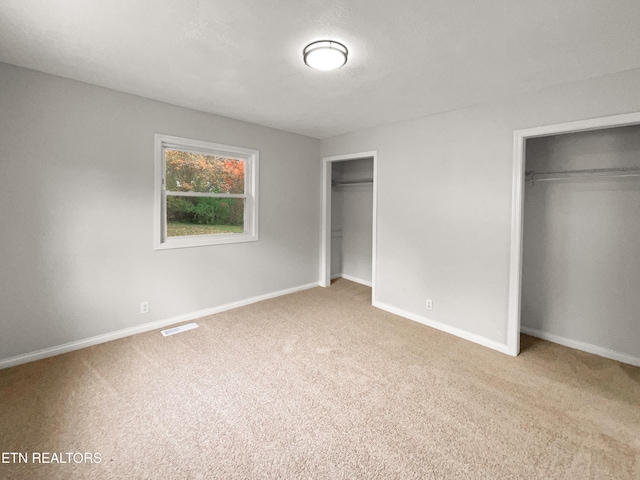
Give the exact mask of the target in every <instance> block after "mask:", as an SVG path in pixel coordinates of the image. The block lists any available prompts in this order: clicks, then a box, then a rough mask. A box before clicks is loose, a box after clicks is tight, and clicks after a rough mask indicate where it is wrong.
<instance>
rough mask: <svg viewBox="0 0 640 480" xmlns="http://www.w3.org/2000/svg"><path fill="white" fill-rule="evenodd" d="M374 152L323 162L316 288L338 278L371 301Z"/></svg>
mask: <svg viewBox="0 0 640 480" xmlns="http://www.w3.org/2000/svg"><path fill="white" fill-rule="evenodd" d="M376 158H377V153H376V152H361V153H355V154H349V155H340V156H334V157H326V158H324V159H323V163H324V165H323V205H322V245H321V252H320V285H321V286H323V287H328V286H330V285H331V280H332V279H335V278H338V277H342V278H345V279H347V280H351V281H354V282H358V283H362V284H364V285H368V286H371V287H372V301H373V300H374V299H375V252H376V235H375V232H376Z"/></svg>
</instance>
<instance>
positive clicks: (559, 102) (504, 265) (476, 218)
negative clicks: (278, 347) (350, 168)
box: [322, 69, 640, 345]
mask: <svg viewBox="0 0 640 480" xmlns="http://www.w3.org/2000/svg"><path fill="white" fill-rule="evenodd" d="M633 111H640V69H635V70H629V71H626V72H622V73H619V74H615V75H609V76H605V77H599V78H594V79H590V80H587V81H583V82H577V83H572V84H565V85H562V86H557V87H552V88H547V89H543V90H540V91H537V92H533V93H529V94H524V95H518V96H513V97H509V98H504V99H500V100H495V101H493V102H490V103H487V104H482V105H477V106H473V107H470V108H464V109H459V110H455V111H450V112H445V113H442V114H439V115H433V116H430V117H426V118H421V119H417V120H412V121H406V122H399V123H395V124H392V125H386V126H383V127H379V128H374V129H369V130H365V131H361V132H357V133H353V134H348V135H343V136H339V137H334V138H330V139H327V140H323V142H322V155H323V156H332V155H343V154H347V153H352V152H362V151H371V150H377V151H378V171H377V174H378V199H377V203H378V219H377V222H378V223H377V230H378V235H377V240H378V244H377V270H376V275H377V278H376V297H377V298H376V299H374V301H377V302H378V303H383V304H385V305H389V306H392V307H394V308H395V309H397V310H401V311H403V312H406V313H408V314H411V315H413V316H419V317H422V318H428V319H431V320H433V321H436V322H440V323H442V324H444V325H447V326H449V327H452V328H455V329H459V330H462V331H464V332H467V333H471V334H475V335H478V336H481V337H484V338H485V339H487V340H489V341H493V342H496V343H498V344H500V345H504V344H506V341H507V339H506V334H507V308H508V293H509V259H510V238H511V195H512V191H511V190H512V174H513V132H514V130H517V129H523V128H530V127H534V126H540V125H551V124H556V123H562V122H568V121H573V120H579V119H586V118H593V117H601V116H607V115H614V114H620V113H628V112H633ZM398 206H402V208H398ZM426 298H431V299H433V301H434V307H433V310H431V311H428V312H427V310H426V309H425V299H426Z"/></svg>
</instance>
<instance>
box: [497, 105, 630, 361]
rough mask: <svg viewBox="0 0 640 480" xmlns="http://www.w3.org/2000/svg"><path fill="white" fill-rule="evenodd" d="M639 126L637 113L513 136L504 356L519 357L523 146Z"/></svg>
mask: <svg viewBox="0 0 640 480" xmlns="http://www.w3.org/2000/svg"><path fill="white" fill-rule="evenodd" d="M638 124H640V112H636V113H627V114H623V115H614V116H610V117H600V118H591V119H588V120H579V121H575V122H567V123H559V124H555V125H546V126H541V127H535V128H527V129H523V130H516V131H514V132H513V186H512V190H511V191H512V198H511V257H510V258H511V259H510V264H509V310H508V318H507V353H509V354H510V355H513V356H514V357H515V356H517V355H518V354H519V353H520V309H521V299H522V241H523V235H522V228H523V218H522V217H523V212H524V174H525V161H526V142H527V139H529V138H536V137H547V136H550V135H559V134H564V133H575V132H587V131H589V130H603V129H607V128H615V127H626V126H630V125H638Z"/></svg>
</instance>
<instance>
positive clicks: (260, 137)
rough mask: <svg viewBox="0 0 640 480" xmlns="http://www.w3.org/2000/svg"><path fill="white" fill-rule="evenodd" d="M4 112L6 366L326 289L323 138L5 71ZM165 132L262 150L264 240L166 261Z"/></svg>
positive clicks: (2, 321) (0, 158)
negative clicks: (18, 358)
mask: <svg viewBox="0 0 640 480" xmlns="http://www.w3.org/2000/svg"><path fill="white" fill-rule="evenodd" d="M0 112H2V115H0V179H1V181H2V186H1V187H0V246H1V247H0V265H1V268H2V275H1V276H0V327H1V329H0V330H1V334H0V359H3V358H8V357H12V356H15V355H19V354H24V353H28V352H32V351H35V350H38V349H42V348H47V347H52V346H57V345H61V344H64V343H68V342H72V341H76V340H80V339H86V338H89V337H92V336H96V335H100V334H104V333H109V332H113V331H117V330H120V329H124V328H127V327H132V326H136V325H140V324H143V323H147V322H152V321H155V320H163V319H167V318H170V317H173V316H176V315H181V314H186V313H191V312H194V311H198V310H201V309H206V308H211V307H215V306H219V305H223V304H226V303H229V302H234V301H238V300H243V299H246V298H250V297H253V296H257V295H262V294H267V293H271V292H274V291H278V290H282V289H286V288H291V287H296V286H300V285H304V284H308V283H311V282H317V279H318V256H319V240H318V239H319V236H320V232H319V225H320V200H319V199H320V178H321V161H320V154H319V152H320V150H319V149H320V142H319V141H318V140H315V139H311V138H308V137H304V136H300V135H295V134H290V133H286V132H282V131H279V130H274V129H270V128H265V127H261V126H257V125H251V124H247V123H243V122H239V121H235V120H232V119H229V118H223V117H218V116H213V115H209V114H204V113H200V112H196V111H193V110H188V109H184V108H178V107H174V106H170V105H167V104H164V103H160V102H155V101H151V100H146V99H143V98H140V97H136V96H132V95H126V94H122V93H118V92H115V91H112V90H108V89H104V88H99V87H95V86H91V85H88V84H83V83H79V82H75V81H70V80H66V79H62V78H59V77H54V76H50V75H46V74H42V73H37V72H34V71H30V70H26V69H22V68H18V67H14V66H9V65H5V64H0ZM155 133H163V134H167V135H176V136H181V137H187V138H192V139H198V140H204V141H210V142H216V143H223V144H228V145H236V146H242V147H248V148H255V149H259V150H260V240H259V241H258V242H251V243H244V244H235V245H219V246H210V247H197V248H187V249H176V250H166V251H154V250H153V248H152V247H153V198H154V197H153V171H154V161H153V135H154V134H155ZM143 300H148V301H149V302H150V307H151V309H150V313H149V314H146V315H140V313H139V304H140V302H141V301H143Z"/></svg>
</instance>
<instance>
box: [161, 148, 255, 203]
mask: <svg viewBox="0 0 640 480" xmlns="http://www.w3.org/2000/svg"><path fill="white" fill-rule="evenodd" d="M164 159H165V165H166V169H167V170H166V187H165V188H166V189H167V190H169V191H171V192H210V193H244V167H245V165H244V160H242V159H238V158H225V157H218V156H216V155H207V154H204V153H191V152H183V151H181V150H170V149H165V151H164Z"/></svg>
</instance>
